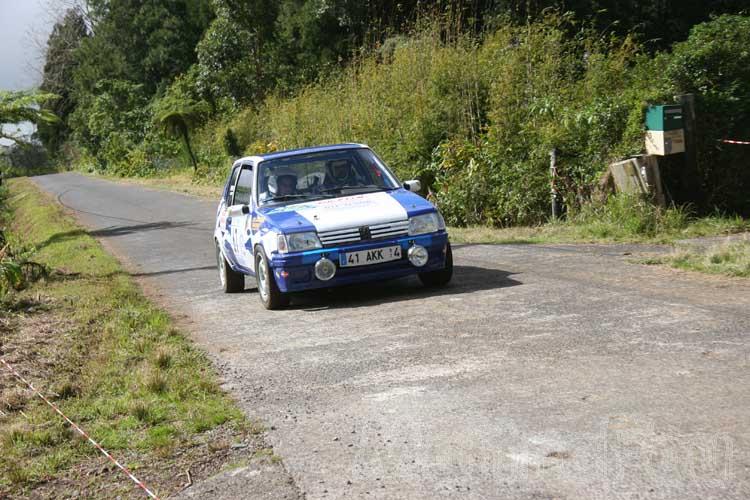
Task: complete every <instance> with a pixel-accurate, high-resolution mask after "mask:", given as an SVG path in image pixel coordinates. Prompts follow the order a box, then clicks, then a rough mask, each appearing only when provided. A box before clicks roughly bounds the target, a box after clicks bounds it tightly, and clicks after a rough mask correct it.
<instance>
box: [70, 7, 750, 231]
mask: <svg viewBox="0 0 750 500" xmlns="http://www.w3.org/2000/svg"><path fill="white" fill-rule="evenodd" d="M196 2H198V3H199V4H201V5H208V4H207V0H196ZM115 3H118V5H119V2H115ZM157 3H158V2H157ZM179 4H180V5H182V3H179ZM210 5H211V15H208V16H203V17H200V16H199V17H200V19H198V18H196V24H195V27H196V29H197V28H198V27H202V26H205V28H202V31H201V32H200V33H201V35H200V37H199V40H200V42H198V43H197V46H196V54H195V60H194V61H192V63H191V60H192V56H189V55H184V57H181V59H180V61H181V62H180V64H179V68H178V67H177V66H175V68H174V70H173V69H170V68H166V67H165V68H162V69H163V70H164V71H162V70H160V71H159V72H158V74H159V75H160V77H159V78H160V79H159V80H158V82H159V84H158V85H156V84H154V82H151V83H150V84H149V86H146V85H144V84H142V83H136V82H139V81H140V79H139V78H140V77H139V76H138V75H139V74H140V73H142V70H143V71H145V69H146V68H145V67H144V68H140V66H141V65H140V63H138V64H135V62H134V61H130V59H129V57H130V56H128V57H123V58H122V60H120V59H119V58H116V57H113V58H111V59H112V60H111V61H109V62H107V61H100V62H101V64H89V63H85V64H84V61H79V63H80V64H81V66H80V67H79V68H78V69H76V71H75V75H76V78H75V81H76V85H77V90H76V92H74V94H75V97H76V103H77V104H76V108H75V110H74V111H73V113H72V114H71V115H70V117H69V118H68V124H69V126H70V128H71V130H72V131H73V134H72V141H71V143H72V145H73V146H72V147H71V150H72V151H74V153H75V154H72V155H70V156H71V157H75V158H77V159H78V160H77V161H82V162H84V163H87V164H91V163H92V161H91V159H93V163H94V167H95V168H98V169H105V170H107V171H109V172H112V173H116V174H120V175H153V174H154V173H156V172H159V171H161V170H163V169H169V168H174V167H177V166H178V165H184V164H187V162H186V161H180V160H179V158H180V142H182V143H183V144H184V145H185V148H184V149H185V150H186V151H189V152H190V151H192V153H194V154H192V153H191V154H188V155H185V157H186V158H187V157H190V156H192V157H194V160H195V161H194V162H193V163H194V165H197V166H196V168H195V176H196V178H199V179H202V180H205V181H209V182H211V181H213V180H217V179H222V178H224V176H225V174H226V169H227V167H228V165H229V163H230V161H231V158H233V157H236V156H238V155H240V154H254V153H262V152H266V151H269V150H275V149H286V148H292V147H299V146H307V145H315V144H327V143H337V142H364V143H367V144H369V145H371V146H372V147H373V148H374V149H375V150H376V151H377V152H378V153H379V154H380V155H381V156H382V157H383V158H384V159H385V160H386V162H387V163H388V164H389V165H390V166H391V167H392V168H393V169H394V170H395V171H396V173H397V174H398V175H399V176H400V177H402V178H413V177H417V178H419V179H420V180H421V181H422V183H423V186H424V187H425V190H426V192H427V193H428V194H429V196H430V197H431V199H433V200H434V201H435V202H436V203H437V204H438V205H439V206H440V207H441V209H442V210H443V212H444V214H445V216H446V218H447V219H448V221H449V222H451V223H453V224H486V225H495V226H508V225H514V224H535V223H539V222H542V221H544V220H546V219H547V216H548V215H547V214H548V211H549V198H550V181H551V179H550V173H549V153H550V151H551V150H552V149H553V148H554V149H555V150H556V151H557V157H558V174H559V176H558V178H557V181H556V183H557V188H558V190H559V192H560V193H561V195H562V197H563V199H564V202H565V205H566V206H567V207H568V209H569V211H570V213H576V212H578V211H579V209H580V208H581V207H582V206H583V205H585V204H586V203H588V201H589V200H590V198H591V191H592V189H593V188H594V186H595V185H596V181H597V179H598V177H599V176H600V174H601V173H602V171H603V170H604V169H605V168H606V166H607V164H608V163H610V162H612V161H614V160H617V159H620V158H622V157H625V156H628V155H632V154H637V153H640V152H642V149H643V118H644V116H643V114H644V110H645V108H646V106H647V105H648V104H650V103H669V102H673V99H674V96H675V95H677V94H680V93H685V92H694V93H696V94H697V95H698V97H697V103H698V114H699V118H698V121H699V124H700V127H701V128H700V129H699V132H700V133H699V141H698V142H699V144H698V146H699V169H698V173H697V175H696V177H697V178H698V184H700V186H701V187H702V191H703V193H704V196H703V197H702V198H696V197H694V196H691V194H690V193H688V196H685V193H684V192H682V191H681V190H679V189H677V188H675V187H674V183H673V182H672V181H673V179H675V178H679V177H680V176H683V175H684V174H683V172H684V169H681V168H680V167H681V165H678V163H680V161H681V158H678V157H677V156H675V157H674V158H671V159H669V160H668V161H665V162H664V164H663V168H664V172H665V176H664V177H665V179H666V180H667V181H668V182H667V184H668V187H669V193H670V194H672V195H673V196H674V198H675V199H676V200H677V201H695V202H696V204H695V206H696V208H697V209H699V210H705V209H710V208H711V207H713V206H719V207H721V208H722V209H724V210H726V211H730V212H738V211H739V212H744V213H748V212H750V198H749V197H747V196H746V194H745V193H746V191H747V187H748V184H749V183H748V179H749V178H750V168H748V161H749V160H748V158H750V155H749V154H747V150H746V149H743V147H741V146H728V145H727V146H723V145H721V143H719V142H718V141H717V139H719V138H724V137H730V138H741V139H742V138H747V137H750V104H748V102H749V98H750V83H749V82H750V73H749V72H750V70H749V69H748V68H750V64H748V63H750V55H749V54H750V53H749V52H748V50H747V47H748V46H750V18H748V17H743V16H723V17H719V18H717V19H715V20H713V21H711V22H708V23H706V24H704V25H700V26H697V27H695V28H694V30H693V32H692V34H691V36H690V39H689V40H687V41H685V42H683V43H679V44H677V45H675V46H674V50H673V52H672V53H664V54H658V55H657V56H654V55H653V53H650V52H648V51H647V50H645V49H644V48H643V46H642V45H641V44H639V43H638V42H637V36H630V35H623V36H622V37H615V36H613V35H611V31H609V30H606V29H605V30H604V31H602V30H601V29H598V28H597V29H594V28H592V27H590V26H597V24H596V23H597V21H596V20H595V19H594V20H591V23H593V24H588V22H589V21H587V22H581V21H580V19H581V18H578V19H576V18H575V17H574V16H573V15H572V14H567V13H566V14H562V13H559V12H556V11H551V10H545V11H544V14H539V15H535V17H530V18H528V19H525V22H524V23H523V24H520V23H519V22H518V21H517V19H516V20H513V19H515V18H514V17H513V16H505V15H503V12H504V9H503V8H498V9H497V11H492V9H490V10H489V11H486V10H485V8H484V7H481V8H479V7H476V8H477V9H480V10H481V13H482V15H481V16H479V17H477V18H476V19H475V20H476V23H474V24H472V22H469V21H467V20H466V19H463V18H461V16H460V15H458V14H460V13H461V12H464V11H463V10H462V9H464V7H465V5H464V4H463V3H461V2H448V3H447V4H445V10H446V12H449V13H448V14H445V12H443V13H442V14H441V13H439V12H433V13H432V15H430V16H426V17H422V16H415V18H416V19H417V21H414V22H413V23H411V22H410V23H408V25H409V26H411V27H410V28H408V29H407V28H404V27H403V26H404V25H399V26H398V27H397V29H393V31H390V30H387V31H385V32H384V33H387V34H390V35H391V36H389V37H387V38H386V37H385V34H384V33H381V34H378V35H377V36H375V35H373V36H372V38H371V39H372V40H373V45H372V46H370V48H369V49H365V48H360V47H357V50H351V51H350V52H348V53H347V52H346V51H347V50H350V49H353V48H354V46H353V45H352V43H354V41H356V40H362V41H364V40H365V39H366V38H367V39H370V38H369V37H370V35H371V34H367V33H365V32H364V31H363V29H364V28H363V26H366V25H367V23H368V22H369V21H368V20H371V18H372V15H373V13H372V12H369V11H367V12H365V11H366V10H367V9H365V10H361V9H360V8H359V7H356V6H354V7H353V6H351V5H349V4H347V3H346V2H338V1H336V2H329V3H327V4H326V6H325V8H323V7H321V8H320V9H317V10H316V9H315V8H313V7H315V5H314V4H313V3H312V2H310V1H304V2H297V3H295V2H292V1H290V2H282V3H280V4H274V3H273V2H268V1H266V0H256V1H254V2H248V3H236V2H229V1H227V0H213V1H212V2H210ZM540 5H541V4H540ZM381 7H382V6H381ZM527 7H528V6H527ZM378 8H380V7H378ZM382 8H383V9H385V10H386V11H387V10H388V9H387V8H386V7H382ZM409 8H411V7H409ZM415 8H416V7H415ZM358 9H359V10H358ZM376 10H377V9H376ZM437 10H440V9H437ZM490 11H492V12H493V13H497V14H500V15H498V16H494V15H492V16H490V17H491V22H488V20H489V19H490V17H487V16H486V15H485V14H487V13H488V12H490ZM113 12H115V11H113ZM116 12H119V13H120V14H122V12H123V11H121V10H117V9H116ZM154 12H156V11H154ZM347 12H348V13H349V14H352V13H358V14H357V15H354V16H353V17H352V16H348V17H347V15H344V14H346V13H347ZM415 12H416V11H415ZM260 13H262V16H265V17H263V19H265V21H263V22H261V21H262V20H261V18H260V17H257V16H256V14H258V15H261V14H260ZM457 13H458V14H457ZM464 13H465V12H464ZM402 14H403V13H402ZM402 14H399V15H398V16H396V17H398V18H401V16H402ZM102 15H104V14H102ZM403 15H405V14H403ZM118 16H119V14H118ZM105 17H106V16H105ZM480 17H481V22H480V19H479V18H480ZM149 18H151V17H149ZM266 18H267V19H266ZM274 19H275V20H276V21H279V20H284V21H285V22H286V24H285V25H284V26H276V27H273V22H272V21H273V20H274ZM394 19H395V18H394ZM403 19H405V17H404V18H403ZM457 19H458V20H457ZM269 20H270V21H269ZM110 21H111V22H112V23H113V24H107V23H105V24H104V26H105V27H106V29H105V30H104V33H109V34H110V35H112V34H113V33H115V32H120V31H122V30H120V28H118V27H120V25H121V24H122V25H123V26H125V25H127V24H128V21H127V19H126V18H125V17H122V16H120V17H117V18H116V19H113V20H110ZM266 21H269V22H266ZM108 22H109V21H108ZM363 23H364V24H363ZM467 23H468V24H467ZM334 25H335V26H338V27H339V28H340V29H341V30H342V32H341V33H332V32H329V31H330V30H328V31H325V32H323V31H321V29H323V28H324V27H330V26H334ZM470 25H471V26H472V30H466V28H467V26H470ZM389 26H390V25H389ZM414 26H416V27H414ZM480 26H482V27H484V28H485V31H481V30H473V29H474V28H478V27H480ZM488 26H491V28H488ZM391 28H394V26H391ZM349 29H354V30H355V31H356V32H352V33H346V30H349ZM107 30H114V31H112V32H111V33H110V31H107ZM100 31H101V30H100ZM126 31H127V30H126ZM196 34H197V31H196V32H192V35H191V36H195V35H196ZM97 36H99V35H95V36H93V37H91V38H86V39H85V40H83V41H82V42H81V49H80V50H79V52H80V54H82V56H81V57H84V56H86V55H89V56H91V57H89V59H91V61H94V60H96V61H99V59H96V57H99V58H101V57H102V55H103V54H106V53H107V51H106V50H105V48H106V47H110V48H111V49H112V50H113V51H114V52H117V51H116V50H115V49H114V46H113V45H112V44H113V43H114V42H113V40H114V38H112V37H110V36H109V35H107V36H108V37H109V38H107V37H105V40H104V42H107V43H109V44H110V45H106V44H104V45H101V46H100V45H97V43H99V44H102V43H104V42H102V41H100V42H97V41H96V39H97ZM170 36H171V35H170ZM378 40H379V41H378ZM316 44H317V45H320V44H322V45H324V46H325V47H322V48H320V49H319V53H314V51H315V50H318V49H316V48H315V47H314V46H315V45H316ZM96 47H99V48H98V49H96V50H94V48H96ZM102 47H105V48H102ZM134 47H135V48H134V49H133V50H136V49H138V50H140V49H142V48H143V47H140V45H138V44H135V45H134ZM139 47H140V48H139ZM650 47H651V46H650V45H647V48H650ZM326 51H327V52H326ZM147 53H148V54H151V53H152V52H151V51H147ZM353 54H356V55H353ZM121 55H122V54H121ZM128 61H130V63H128V64H126V63H127V62H128ZM105 63H106V64H105ZM188 63H190V64H192V65H190V66H188ZM100 66H101V67H102V68H104V67H107V68H111V73H112V76H102V75H101V72H102V71H103V69H101V68H100ZM131 66H132V67H131ZM295 67H297V69H296V70H295V69H294V68H295ZM131 70H132V71H131ZM167 70H168V71H167ZM178 70H179V71H178ZM107 75H109V74H107ZM175 75H176V76H175ZM312 78H314V80H312V81H311V79H312ZM154 81H157V80H154ZM92 82H94V83H93V84H92ZM304 82H308V83H307V84H306V85H305V84H304ZM194 105H195V106H194ZM195 110H199V112H195V113H194V112H193V111H195ZM167 111H169V113H167ZM167 116H169V117H170V120H169V123H171V124H172V125H174V126H167V125H168V123H167V122H166V121H165V120H163V119H160V117H161V118H164V117H167ZM176 117H182V118H183V119H182V120H181V121H179V120H178V121H174V120H172V118H176ZM187 118H190V119H189V120H188V119H187ZM164 127H166V128H164ZM164 130H166V131H171V132H177V133H178V134H177V135H178V136H179V137H181V138H182V141H178V140H176V139H175V138H174V137H169V136H166V135H165V134H164V133H163V131H164ZM68 146H70V144H69V145H68Z"/></svg>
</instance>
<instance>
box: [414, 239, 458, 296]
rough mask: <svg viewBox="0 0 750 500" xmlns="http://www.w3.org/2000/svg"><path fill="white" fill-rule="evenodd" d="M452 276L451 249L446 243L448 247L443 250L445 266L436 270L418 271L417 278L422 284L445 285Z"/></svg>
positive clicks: (430, 285)
mask: <svg viewBox="0 0 750 500" xmlns="http://www.w3.org/2000/svg"><path fill="white" fill-rule="evenodd" d="M452 277H453V251H452V250H451V244H450V243H448V247H447V248H446V250H445V267H444V268H443V269H440V270H438V271H430V272H427V273H419V280H420V281H421V282H422V284H423V285H424V286H429V287H433V286H443V285H447V284H448V282H449V281H450V280H451V278H452Z"/></svg>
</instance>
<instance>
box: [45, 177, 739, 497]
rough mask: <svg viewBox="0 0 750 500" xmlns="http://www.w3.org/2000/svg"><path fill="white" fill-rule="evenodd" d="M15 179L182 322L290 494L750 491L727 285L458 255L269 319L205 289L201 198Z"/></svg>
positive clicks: (546, 248)
mask: <svg viewBox="0 0 750 500" xmlns="http://www.w3.org/2000/svg"><path fill="white" fill-rule="evenodd" d="M35 181H36V182H37V183H38V184H39V185H40V186H41V187H42V188H43V189H44V190H46V191H47V192H49V193H51V194H52V195H53V196H56V197H57V198H58V200H59V201H60V202H61V203H63V204H64V205H65V206H67V207H68V208H70V209H71V210H73V211H74V213H75V214H76V215H77V216H78V217H79V219H80V220H81V222H82V223H83V224H84V225H86V226H87V227H89V228H91V232H92V234H94V235H95V236H97V237H98V238H100V239H101V240H102V241H103V242H104V243H105V244H106V245H107V246H108V247H109V248H111V249H112V250H113V251H114V252H115V253H116V254H117V255H119V256H121V257H122V258H123V259H124V260H125V261H126V263H127V264H128V266H129V268H130V270H131V271H132V272H133V273H134V274H135V275H136V276H138V277H139V279H140V280H141V281H142V283H143V284H144V286H145V287H146V288H147V289H148V290H149V291H150V292H151V294H152V296H154V297H155V298H156V299H157V300H158V301H159V302H160V303H161V304H162V305H164V306H165V307H167V308H168V309H169V310H171V311H172V312H173V314H175V315H176V316H178V317H180V318H182V321H183V322H184V324H186V325H187V326H188V327H189V328H190V330H191V332H192V334H193V336H194V338H195V340H196V342H197V343H198V344H200V345H201V346H202V347H203V348H204V349H205V350H206V351H207V352H209V353H210V355H211V356H212V358H213V359H214V361H215V363H216V364H217V366H218V367H219V368H220V370H221V372H222V374H223V376H224V378H225V380H226V387H227V388H228V389H229V390H230V391H231V392H232V394H234V395H235V396H236V397H237V398H238V399H239V400H240V402H241V406H242V407H243V409H244V410H245V411H246V412H247V413H248V414H249V415H251V416H254V417H258V418H261V419H262V420H263V421H264V422H265V423H266V425H267V426H268V427H269V428H270V431H269V433H268V439H269V441H270V442H271V444H273V446H274V449H275V450H276V452H277V453H278V454H279V455H280V456H282V457H283V459H284V465H285V467H286V470H287V471H288V473H289V474H290V475H291V477H292V478H293V480H294V482H295V484H296V486H297V487H298V488H299V489H300V490H301V491H302V492H303V494H304V495H306V496H307V497H308V498H430V499H432V498H438V497H446V498H537V497H542V498H548V497H554V498H636V497H637V498H640V497H648V498H652V497H653V498H680V499H682V498H708V497H714V498H719V497H721V498H747V497H749V496H750V369H749V368H750V341H749V340H748V334H749V331H750V330H749V328H748V327H750V285H749V284H748V282H747V281H746V280H732V279H723V278H713V277H703V276H700V275H694V274H689V273H680V272H676V271H673V270H670V269H664V268H658V267H647V266H640V265H635V264H631V263H629V262H628V261H627V259H630V258H632V256H627V255H624V254H627V253H632V252H633V251H638V249H639V247H617V246H615V247H612V246H606V247H602V246H596V245H593V246H583V247H577V246H551V245H466V246H458V247H456V249H455V260H456V274H455V282H454V284H453V285H452V286H450V287H448V288H446V289H444V290H440V291H428V290H425V289H423V288H422V287H421V286H420V285H419V284H418V281H417V280H416V279H404V280H398V281H394V282H389V283H383V284H378V285H373V286H366V287H353V288H346V289H341V290H337V291H334V292H331V293H326V292H317V293H313V294H306V295H303V296H301V297H298V298H297V299H296V300H295V302H294V303H293V307H292V308H291V309H289V310H285V311H278V312H269V311H265V310H263V309H262V308H261V307H260V304H259V301H258V299H257V297H255V292H254V290H252V289H248V291H247V292H246V293H244V294H239V295H222V294H221V293H219V290H218V281H217V277H216V273H215V270H214V257H213V247H212V242H211V227H212V223H213V216H214V211H215V206H214V203H213V202H207V201H204V200H199V199H196V198H193V197H189V196H185V195H180V194H176V193H170V192H165V191H158V190H150V189H145V188H143V187H139V186H133V185H121V184H115V183H112V182H109V181H103V180H98V179H93V178H89V177H83V176H80V175H76V174H57V175H51V176H43V177H38V178H35ZM259 475H262V471H259V472H254V471H249V470H245V471H242V472H241V473H238V474H235V475H234V476H232V477H233V478H234V479H233V480H235V481H238V480H237V477H240V478H242V477H257V476H259ZM216 480H217V481H220V480H219V479H218V478H217V479H216ZM226 481H229V479H226ZM242 481H243V480H242V479H240V480H239V484H241V483H242ZM218 484H224V483H218ZM199 487H200V486H199ZM221 490H222V487H221V486H218V487H214V489H213V490H212V491H214V492H217V491H221ZM224 491H229V490H224ZM248 491H250V490H248ZM213 494H214V493H206V495H208V497H211V496H212V495H213ZM248 497H249V496H248Z"/></svg>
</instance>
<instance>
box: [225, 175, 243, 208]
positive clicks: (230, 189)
mask: <svg viewBox="0 0 750 500" xmlns="http://www.w3.org/2000/svg"><path fill="white" fill-rule="evenodd" d="M239 173H240V167H239V166H236V167H234V168H233V169H232V173H231V174H230V176H229V181H227V185H226V186H225V187H224V200H225V201H226V202H227V203H229V202H230V201H232V196H233V195H234V185H235V183H236V182H237V174H239Z"/></svg>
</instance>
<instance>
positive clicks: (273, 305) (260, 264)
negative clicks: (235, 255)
mask: <svg viewBox="0 0 750 500" xmlns="http://www.w3.org/2000/svg"><path fill="white" fill-rule="evenodd" d="M255 280H256V281H257V283H258V295H259V296H260V301H261V302H262V303H263V307H265V308H266V309H281V308H282V307H285V306H287V305H289V295H287V294H285V293H283V292H282V291H281V290H279V287H278V285H277V284H276V279H275V278H274V277H273V272H272V271H271V266H269V265H268V258H267V257H266V253H265V252H264V251H263V249H261V248H257V249H256V250H255Z"/></svg>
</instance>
